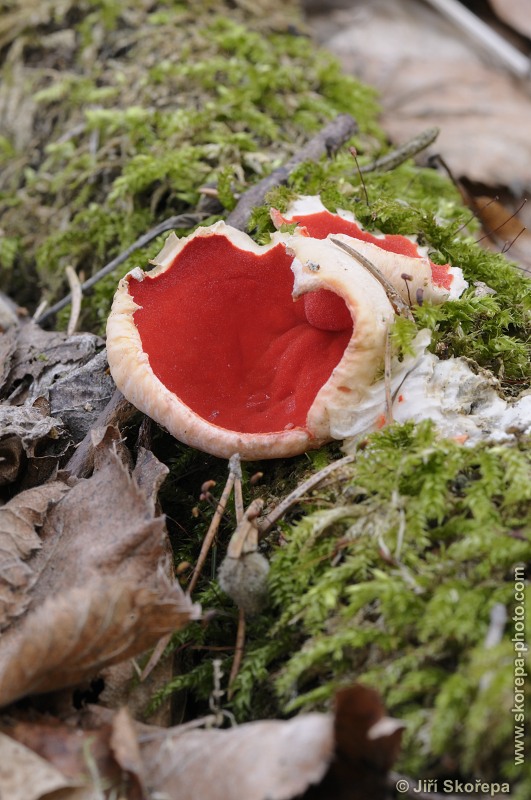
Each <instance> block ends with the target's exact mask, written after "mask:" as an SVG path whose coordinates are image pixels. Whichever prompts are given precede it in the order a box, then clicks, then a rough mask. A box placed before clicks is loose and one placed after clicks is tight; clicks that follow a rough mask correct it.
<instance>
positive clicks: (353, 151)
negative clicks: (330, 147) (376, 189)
mask: <svg viewBox="0 0 531 800" xmlns="http://www.w3.org/2000/svg"><path fill="white" fill-rule="evenodd" d="M349 152H350V155H351V156H352V157H353V159H354V161H355V162H356V169H357V170H358V175H359V176H360V181H361V185H362V187H363V193H364V195H365V203H366V204H367V206H370V202H369V192H368V191H367V186H366V185H365V181H364V179H363V172H362V171H361V169H360V165H359V161H358V151H357V150H356V148H355V147H349Z"/></svg>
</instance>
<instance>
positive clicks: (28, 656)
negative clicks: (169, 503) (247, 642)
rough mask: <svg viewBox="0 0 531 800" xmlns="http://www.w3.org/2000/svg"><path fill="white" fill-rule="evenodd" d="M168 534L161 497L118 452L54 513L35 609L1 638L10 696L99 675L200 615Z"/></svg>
mask: <svg viewBox="0 0 531 800" xmlns="http://www.w3.org/2000/svg"><path fill="white" fill-rule="evenodd" d="M148 483H149V480H148ZM165 539H166V534H165V525H164V518H163V517H154V516H153V501H152V499H151V498H149V499H148V500H146V497H145V495H144V491H143V490H141V489H140V488H139V487H138V485H137V483H136V481H135V480H134V479H133V478H132V477H131V476H130V475H129V473H128V471H127V470H126V469H125V468H124V466H123V465H122V463H121V462H120V460H119V459H118V457H117V456H116V455H115V454H114V453H113V452H109V454H108V459H107V462H106V464H105V465H104V466H102V468H101V469H100V470H99V471H98V472H96V473H95V474H94V475H93V476H92V478H90V479H87V480H81V481H79V482H78V483H77V485H75V486H74V487H73V488H72V489H71V490H70V491H69V492H68V494H66V495H65V496H64V497H63V498H62V500H61V501H60V502H59V503H58V504H57V505H55V506H54V508H53V509H52V510H51V511H50V513H49V514H48V515H47V517H46V520H45V522H44V525H43V527H42V531H41V540H42V548H41V549H40V550H38V551H37V552H36V553H34V554H33V556H32V557H31V559H29V560H28V562H27V564H28V566H29V567H30V568H31V569H32V572H33V577H32V579H31V589H30V592H29V598H28V602H27V611H26V613H25V615H24V616H23V617H20V618H19V619H17V621H16V624H15V625H11V627H10V628H9V629H8V630H7V631H6V632H5V633H4V635H3V637H2V640H1V641H0V703H1V704H7V703H10V702H12V701H13V700H15V699H17V698H19V697H21V696H23V695H25V694H30V693H35V692H47V691H51V690H56V689H59V688H63V687H67V686H72V685H75V684H77V683H79V682H81V681H83V680H85V679H90V678H91V677H94V675H95V674H97V673H98V672H99V671H100V670H101V669H103V668H104V667H105V666H108V665H110V664H114V663H118V662H119V661H123V660H125V659H127V658H130V657H132V656H134V655H137V654H138V653H141V652H143V651H144V650H147V649H148V648H150V647H153V646H154V645H155V644H156V642H157V641H158V639H159V638H160V637H161V636H163V635H164V634H166V633H169V632H170V631H172V630H176V629H178V628H180V627H182V626H183V625H185V624H186V623H187V622H188V621H189V620H191V619H194V618H197V616H198V608H197V607H196V606H193V605H192V603H191V601H190V600H189V599H188V598H187V597H186V596H185V595H184V593H183V591H182V590H181V588H180V587H179V585H178V584H176V583H174V582H172V581H170V580H169V578H168V577H167V576H168V569H169V566H168V555H167V551H166V546H165Z"/></svg>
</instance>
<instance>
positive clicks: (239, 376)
mask: <svg viewBox="0 0 531 800" xmlns="http://www.w3.org/2000/svg"><path fill="white" fill-rule="evenodd" d="M292 260H293V259H292V257H290V256H289V255H287V254H286V251H285V248H284V246H283V245H282V244H277V245H275V246H274V247H272V248H270V249H267V250H264V252H263V253H256V252H253V251H251V250H245V249H241V248H239V247H236V246H235V245H234V244H233V243H232V242H231V241H230V240H229V239H228V238H227V237H226V236H223V235H217V234H216V235H212V236H208V237H201V236H197V237H195V238H192V239H191V240H190V241H189V242H188V243H187V244H186V245H185V247H184V248H183V249H182V250H181V252H180V253H179V254H178V255H177V256H176V257H175V259H174V261H173V262H172V263H171V264H170V266H169V267H168V268H166V269H165V270H164V271H156V274H154V275H153V276H150V275H149V274H148V275H146V276H145V277H144V279H143V280H142V281H139V280H136V279H135V277H134V276H133V275H129V276H128V282H129V293H130V294H131V296H132V298H133V300H134V302H135V303H136V304H137V305H138V306H139V308H138V309H137V310H136V311H135V313H134V321H135V324H136V326H137V330H138V332H139V335H140V338H141V341H142V347H143V350H144V352H145V353H146V354H147V356H148V358H149V362H150V366H151V369H152V370H153V372H154V374H155V375H156V376H157V378H159V380H160V381H161V382H162V383H163V384H164V385H165V386H166V387H167V389H169V390H170V391H171V392H173V393H174V394H175V395H176V396H177V397H178V398H179V399H180V400H181V402H183V403H184V404H185V405H186V406H188V407H189V408H190V409H191V410H192V411H194V412H195V413H196V414H198V415H199V416H200V417H202V418H203V419H205V420H207V421H208V422H210V423H212V424H213V425H216V426H219V427H222V428H227V429H230V430H233V431H239V432H241V433H248V434H253V433H270V432H275V431H285V430H291V429H292V428H305V427H306V417H307V414H308V410H309V408H310V406H311V405H312V403H313V401H314V399H315V397H316V395H317V393H318V392H319V390H320V389H321V388H322V386H323V385H324V384H325V383H326V382H327V381H328V379H329V377H330V375H331V373H332V371H333V369H334V367H335V366H336V365H337V364H338V363H339V361H340V360H341V357H342V355H343V353H344V351H345V348H346V347H347V345H348V343H349V341H350V339H351V336H352V329H353V319H352V316H351V314H350V312H349V311H348V309H347V307H346V305H345V302H344V301H343V299H342V298H341V297H339V296H338V295H337V294H334V293H333V292H331V291H329V290H327V289H320V290H318V291H317V292H313V293H311V294H307V295H304V296H303V297H302V298H300V299H299V300H297V301H294V300H293V298H292V290H293V274H292V271H291V268H290V267H291V263H292Z"/></svg>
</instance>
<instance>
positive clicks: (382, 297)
mask: <svg viewBox="0 0 531 800" xmlns="http://www.w3.org/2000/svg"><path fill="white" fill-rule="evenodd" d="M214 235H222V236H226V237H227V238H228V239H229V240H230V242H231V243H232V244H233V245H234V246H235V247H237V248H239V249H243V250H247V251H250V252H254V253H256V254H257V255H260V254H264V253H265V252H266V251H267V250H268V249H271V248H273V247H274V246H275V245H276V244H277V243H278V240H279V239H280V241H282V242H283V243H284V244H286V245H288V246H289V247H290V250H293V252H294V254H295V255H296V256H297V259H295V261H294V263H293V266H292V269H293V272H294V274H295V286H294V298H296V297H298V296H300V295H302V294H304V293H306V292H309V291H315V290H317V289H323V288H325V289H330V290H331V291H334V292H336V293H337V294H338V295H340V296H341V297H342V298H343V299H344V300H345V302H346V304H347V307H348V309H349V311H350V312H351V314H352V315H353V318H354V329H353V336H352V339H351V340H350V342H349V344H348V345H347V348H346V350H345V352H344V354H343V356H342V358H341V360H340V362H339V363H338V364H337V366H336V368H335V369H334V370H333V371H332V374H331V375H330V378H329V379H328V381H327V382H326V383H325V384H324V386H323V387H322V388H321V389H320V391H319V392H318V393H317V395H316V397H315V399H314V401H313V403H312V405H311V406H310V409H309V412H308V416H307V428H306V429H300V428H295V429H292V430H283V431H275V432H271V433H252V434H246V433H241V432H238V431H232V430H228V429H225V428H221V427H219V426H217V425H215V424H213V423H211V422H208V421H207V420H205V419H204V418H202V417H200V416H199V415H198V414H196V413H195V412H194V411H193V410H192V409H191V408H189V407H188V406H187V405H185V404H184V403H183V402H182V401H181V400H180V399H179V398H178V397H177V396H176V395H175V394H174V393H173V392H171V391H170V390H168V389H167V388H166V387H165V386H164V384H163V383H162V382H161V381H160V380H159V379H158V378H157V377H156V375H155V374H154V372H153V370H152V369H151V366H150V363H149V356H148V355H147V353H145V352H144V350H143V346H142V341H141V338H140V335H139V333H138V330H137V328H136V325H135V323H134V313H135V311H136V310H137V309H138V308H139V306H138V305H137V304H136V303H135V302H134V300H133V298H132V297H131V295H130V294H129V281H128V276H127V275H126V276H125V278H123V279H122V280H121V281H120V283H119V285H118V289H117V292H116V294H115V297H114V301H113V305H112V309H111V313H110V316H109V319H108V322H107V354H108V360H109V367H110V371H111V374H112V376H113V378H114V381H115V383H116V385H117V387H118V388H119V389H120V391H121V392H122V393H123V395H124V396H125V397H126V398H127V399H128V400H129V401H130V402H131V403H133V405H135V406H136V407H137V408H138V409H139V410H140V411H142V412H144V413H145V414H147V415H148V416H150V417H151V418H152V419H154V420H155V421H156V422H158V423H159V424H161V425H162V426H164V427H165V428H166V429H167V430H168V431H169V432H170V433H171V434H172V435H173V436H175V438H176V439H179V441H182V442H184V443H185V444H188V445H191V446H192V447H197V448H199V449H201V450H204V451H206V452H209V453H211V454H213V455H216V456H218V457H223V458H229V457H230V456H231V455H233V454H234V453H239V454H240V456H241V458H242V459H244V460H253V459H262V458H282V457H289V456H293V455H298V454H300V453H302V452H304V451H305V450H308V449H312V448H315V447H320V446H321V445H322V444H324V443H325V442H327V441H329V440H330V439H331V438H333V434H332V433H331V430H330V416H333V415H334V413H336V409H337V408H338V407H339V408H343V407H344V406H346V405H349V406H350V407H355V406H357V405H358V404H360V403H362V402H363V399H364V397H365V395H366V392H367V390H368V388H369V386H370V385H371V384H372V382H373V381H374V380H375V378H376V376H377V374H378V370H379V369H380V368H381V365H382V363H383V356H384V350H385V339H386V332H387V328H388V326H389V324H390V323H391V322H392V320H393V319H394V311H393V308H392V306H391V303H390V302H389V300H388V298H387V296H386V294H385V291H384V289H383V288H382V286H381V285H380V284H379V282H378V281H377V280H376V279H375V278H373V277H372V276H371V275H370V274H369V273H368V272H367V270H366V269H364V268H363V267H361V266H360V265H359V264H357V262H355V261H354V260H353V259H352V258H351V257H350V256H348V255H347V254H346V253H343V252H342V251H341V250H340V249H339V248H337V247H336V246H334V245H332V244H330V243H329V242H326V241H325V240H313V239H312V240H311V239H308V238H303V237H290V236H280V235H279V234H277V235H276V237H275V240H274V241H273V242H272V243H271V244H270V245H265V246H260V245H257V244H256V243H255V242H254V241H253V240H252V239H251V238H250V237H249V236H247V234H245V233H242V232H241V231H239V230H236V229H235V228H232V227H230V226H228V225H226V224H225V223H224V222H223V221H220V222H217V223H215V224H214V225H212V226H209V227H201V228H198V229H197V230H196V231H195V232H194V233H193V234H191V235H190V236H187V237H183V238H182V239H178V238H177V237H176V236H175V234H171V235H170V236H169V237H168V239H167V241H166V243H165V245H164V247H163V249H162V251H161V253H160V254H159V256H158V257H157V258H156V259H154V261H153V263H155V264H156V265H157V266H156V267H155V269H154V270H152V271H151V272H150V273H148V274H146V273H144V272H143V271H142V270H141V269H139V268H136V269H135V270H132V271H131V273H129V275H130V276H131V277H133V278H134V279H135V280H151V279H152V278H154V277H156V276H157V275H159V274H161V273H162V272H164V271H166V270H167V269H169V268H170V267H171V265H172V264H173V262H174V260H175V258H176V256H177V255H178V254H179V253H180V252H181V251H182V250H183V248H184V247H185V246H186V245H187V244H188V242H190V241H191V240H192V239H193V238H195V237H209V236H214ZM316 262H319V270H314V269H313V268H312V266H311V265H313V264H314V263H316ZM177 268H178V267H177ZM315 358H319V353H316V354H315ZM340 387H343V388H340Z"/></svg>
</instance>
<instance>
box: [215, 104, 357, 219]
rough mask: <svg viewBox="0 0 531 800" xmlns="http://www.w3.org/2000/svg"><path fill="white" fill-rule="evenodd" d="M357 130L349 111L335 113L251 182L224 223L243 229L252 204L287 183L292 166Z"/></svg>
mask: <svg viewBox="0 0 531 800" xmlns="http://www.w3.org/2000/svg"><path fill="white" fill-rule="evenodd" d="M357 130H358V125H357V123H356V121H355V120H354V119H353V117H351V116H350V114H338V115H337V117H335V119H333V120H332V121H331V122H329V123H328V125H326V126H325V127H324V128H323V129H322V130H321V131H319V133H317V134H316V135H315V136H314V137H313V138H312V139H310V141H309V142H307V144H305V145H304V147H303V148H302V149H301V150H299V152H298V153H295V154H294V155H293V156H292V157H291V158H290V159H289V160H288V161H286V163H285V164H284V165H283V166H282V167H279V168H278V169H275V170H274V171H273V172H272V173H271V174H270V175H267V177H265V178H263V179H262V180H261V181H260V182H259V183H257V184H255V185H254V186H251V188H250V189H248V190H247V191H246V192H245V193H244V194H243V195H242V196H241V198H240V200H239V202H238V205H237V206H236V208H235V209H234V210H233V211H231V213H230V214H229V216H228V217H227V220H226V222H227V224H228V225H232V226H233V227H234V228H239V229H240V230H245V229H246V227H247V225H248V223H249V219H250V216H251V212H252V210H253V208H255V206H259V205H262V203H263V202H264V198H265V196H266V194H267V192H269V191H270V190H271V189H273V188H274V187H275V186H278V185H279V184H282V183H286V181H287V180H288V178H289V176H290V175H291V173H292V172H293V171H294V169H295V168H296V167H298V166H299V165H300V164H303V163H304V162H305V161H317V160H318V159H319V158H321V156H324V155H328V156H330V155H332V154H333V153H335V152H337V150H339V148H340V147H341V146H342V145H343V144H345V142H347V141H348V140H349V139H350V137H351V136H353V135H354V134H355V133H356V131H357Z"/></svg>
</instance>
